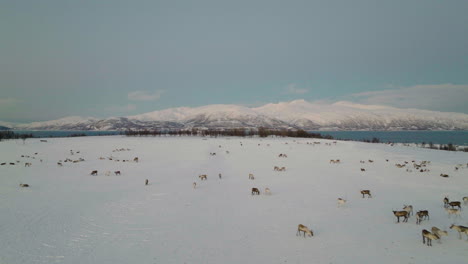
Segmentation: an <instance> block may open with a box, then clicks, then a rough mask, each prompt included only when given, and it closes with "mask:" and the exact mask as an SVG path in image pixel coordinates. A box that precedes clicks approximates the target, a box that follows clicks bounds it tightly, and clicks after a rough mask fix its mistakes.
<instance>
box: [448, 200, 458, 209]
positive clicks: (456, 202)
mask: <svg viewBox="0 0 468 264" xmlns="http://www.w3.org/2000/svg"><path fill="white" fill-rule="evenodd" d="M448 205H449V206H451V207H452V208H454V207H455V206H456V207H458V208H459V209H460V210H461V203H460V202H459V201H453V202H449V203H448Z"/></svg>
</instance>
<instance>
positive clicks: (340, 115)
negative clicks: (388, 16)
mask: <svg viewBox="0 0 468 264" xmlns="http://www.w3.org/2000/svg"><path fill="white" fill-rule="evenodd" d="M193 127H196V128H242V127H244V128H258V127H267V128H276V129H279V128H300V129H306V130H456V129H463V130H467V129H468V115H466V114H462V113H443V112H434V111H427V110H418V109H399V108H394V107H387V106H378V105H361V104H354V103H350V102H343V101H342V102H337V103H334V104H321V103H310V102H307V101H304V100H296V101H291V102H282V103H276V104H267V105H264V106H261V107H257V108H248V107H244V106H238V105H208V106H201V107H195V108H191V107H179V108H171V109H165V110H160V111H154V112H150V113H145V114H141V115H135V116H129V117H120V118H108V119H103V120H98V119H95V118H79V117H72V118H64V119H59V120H55V121H48V122H36V123H32V124H26V125H21V126H16V127H15V128H16V129H37V130H126V129H134V130H135V129H142V128H145V129H160V128H167V129H179V128H186V129H190V128H193Z"/></svg>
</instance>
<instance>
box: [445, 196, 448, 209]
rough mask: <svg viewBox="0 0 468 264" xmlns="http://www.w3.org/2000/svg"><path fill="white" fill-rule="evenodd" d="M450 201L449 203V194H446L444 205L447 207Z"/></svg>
mask: <svg viewBox="0 0 468 264" xmlns="http://www.w3.org/2000/svg"><path fill="white" fill-rule="evenodd" d="M448 203H449V199H448V197H447V196H445V198H444V207H445V208H447V207H448Z"/></svg>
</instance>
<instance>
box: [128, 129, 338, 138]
mask: <svg viewBox="0 0 468 264" xmlns="http://www.w3.org/2000/svg"><path fill="white" fill-rule="evenodd" d="M125 135H126V136H208V137H219V136H235V137H253V136H259V137H268V136H277V137H300V138H324V139H333V137H332V136H330V135H321V134H319V133H309V132H307V131H305V130H302V129H299V130H287V129H279V130H278V129H267V128H262V127H261V128H258V129H244V128H233V129H222V130H221V129H191V130H138V131H125Z"/></svg>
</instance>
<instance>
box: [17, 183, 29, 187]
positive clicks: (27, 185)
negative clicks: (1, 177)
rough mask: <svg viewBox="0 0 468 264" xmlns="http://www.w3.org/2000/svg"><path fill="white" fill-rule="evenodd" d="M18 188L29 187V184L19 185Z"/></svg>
mask: <svg viewBox="0 0 468 264" xmlns="http://www.w3.org/2000/svg"><path fill="white" fill-rule="evenodd" d="M19 186H20V187H29V184H26V183H20V185H19Z"/></svg>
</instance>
